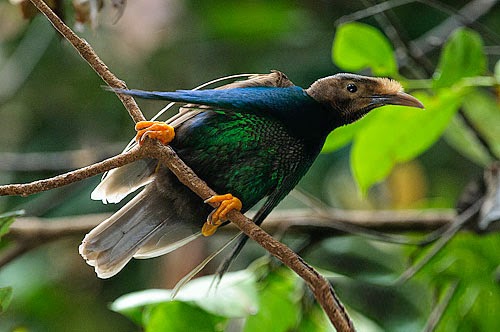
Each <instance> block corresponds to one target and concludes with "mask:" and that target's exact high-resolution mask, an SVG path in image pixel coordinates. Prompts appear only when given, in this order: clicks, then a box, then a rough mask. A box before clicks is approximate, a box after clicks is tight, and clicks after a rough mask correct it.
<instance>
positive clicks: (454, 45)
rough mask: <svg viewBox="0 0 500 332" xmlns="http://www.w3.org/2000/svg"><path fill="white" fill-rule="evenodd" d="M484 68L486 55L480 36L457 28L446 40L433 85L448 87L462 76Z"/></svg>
mask: <svg viewBox="0 0 500 332" xmlns="http://www.w3.org/2000/svg"><path fill="white" fill-rule="evenodd" d="M485 70H486V55H485V54H484V51H483V41H482V39H481V36H480V35H479V34H478V33H476V32H474V31H472V30H469V29H465V28H460V29H457V30H456V31H455V32H454V33H453V35H452V36H451V37H450V38H449V40H448V41H447V42H446V44H445V46H444V49H443V52H442V53H441V57H440V58H439V64H438V66H437V69H436V72H435V73H434V80H435V81H434V87H435V88H444V87H450V86H452V85H453V84H455V83H457V82H458V81H459V80H460V79H461V78H463V77H471V76H477V75H480V74H482V73H484V71H485Z"/></svg>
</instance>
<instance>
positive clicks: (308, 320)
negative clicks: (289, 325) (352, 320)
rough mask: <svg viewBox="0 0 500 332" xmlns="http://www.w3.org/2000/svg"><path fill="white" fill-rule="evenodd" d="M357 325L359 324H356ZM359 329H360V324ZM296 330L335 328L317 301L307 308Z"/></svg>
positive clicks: (308, 331)
mask: <svg viewBox="0 0 500 332" xmlns="http://www.w3.org/2000/svg"><path fill="white" fill-rule="evenodd" d="M355 325H356V326H357V324H355ZM357 327H358V331H361V330H359V326H357ZM296 331H301V332H334V331H335V328H334V327H333V326H332V324H331V323H330V320H329V319H328V317H327V316H326V315H325V312H324V311H323V309H322V308H321V307H320V306H319V305H318V304H317V303H315V304H314V305H313V306H312V307H311V308H309V310H307V311H306V312H305V313H304V315H303V316H302V319H301V321H300V324H299V326H298V328H297V329H296Z"/></svg>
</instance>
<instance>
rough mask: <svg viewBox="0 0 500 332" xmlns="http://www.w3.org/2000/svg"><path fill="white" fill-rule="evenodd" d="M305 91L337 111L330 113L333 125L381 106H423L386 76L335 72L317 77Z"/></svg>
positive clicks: (345, 121) (356, 118) (340, 123)
mask: <svg viewBox="0 0 500 332" xmlns="http://www.w3.org/2000/svg"><path fill="white" fill-rule="evenodd" d="M306 92H307V94H308V95H309V96H311V97H312V98H314V99H315V100H316V101H318V102H320V103H321V104H323V105H325V106H326V107H327V108H328V109H329V110H330V111H331V112H336V113H337V114H332V115H334V118H335V119H336V121H337V122H339V123H337V125H345V124H349V123H352V122H354V121H356V120H358V119H360V118H361V117H363V116H364V115H366V114H367V113H368V112H369V111H371V110H372V109H374V108H377V107H380V106H384V105H403V106H411V107H418V108H424V105H423V104H422V103H421V102H420V101H419V100H418V99H417V98H415V97H413V96H411V95H409V94H407V93H404V92H403V88H402V86H401V84H400V83H399V82H397V81H395V80H392V79H389V78H379V77H368V76H360V75H355V74H336V75H333V76H328V77H325V78H322V79H319V80H317V81H316V82H314V83H313V84H312V85H311V86H310V87H309V88H308V89H307V90H306Z"/></svg>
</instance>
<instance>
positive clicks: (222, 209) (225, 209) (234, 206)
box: [201, 194, 242, 236]
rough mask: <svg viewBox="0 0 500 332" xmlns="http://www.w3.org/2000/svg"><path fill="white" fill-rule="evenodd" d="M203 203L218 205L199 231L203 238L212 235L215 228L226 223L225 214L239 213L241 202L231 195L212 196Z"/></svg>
mask: <svg viewBox="0 0 500 332" xmlns="http://www.w3.org/2000/svg"><path fill="white" fill-rule="evenodd" d="M205 203H220V205H219V207H218V208H216V209H215V210H213V211H212V213H210V214H209V215H208V217H207V221H206V222H205V223H204V224H203V228H202V229H201V234H203V236H210V235H212V234H214V233H215V231H216V230H217V227H219V226H220V225H222V224H223V223H224V222H226V221H227V214H228V213H229V212H230V211H232V210H237V211H240V210H241V207H242V204H241V201H240V200H239V199H238V198H236V197H234V196H233V195H231V194H225V195H215V196H212V197H210V198H209V199H207V200H206V201H205Z"/></svg>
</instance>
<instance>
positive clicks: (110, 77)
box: [31, 0, 146, 122]
mask: <svg viewBox="0 0 500 332" xmlns="http://www.w3.org/2000/svg"><path fill="white" fill-rule="evenodd" d="M31 2H32V3H33V5H35V7H36V8H38V10H39V11H40V12H42V14H43V15H45V16H46V17H47V19H48V20H49V21H50V23H52V25H53V26H54V28H55V29H56V30H57V31H59V33H60V34H61V35H63V37H64V38H66V40H68V41H69V42H70V43H71V45H73V47H74V48H75V49H76V50H77V52H78V54H80V56H81V57H82V58H83V59H84V60H85V61H87V63H88V64H89V65H90V67H91V68H92V69H94V70H95V72H96V73H97V74H98V75H99V76H100V77H101V78H102V80H103V81H104V82H106V84H108V85H109V86H110V87H113V88H121V89H124V88H127V86H126V85H125V83H124V82H123V81H122V80H119V79H118V78H117V77H116V76H115V75H114V74H113V73H112V72H111V71H110V70H109V69H108V66H106V64H105V63H104V62H102V60H101V59H100V58H99V57H98V56H97V54H96V53H95V52H94V50H93V49H92V47H91V46H90V45H89V44H88V43H87V42H86V41H85V40H83V39H81V38H80V37H78V36H77V35H76V34H75V33H74V32H73V31H72V30H71V29H70V28H69V27H68V26H67V25H66V24H65V23H64V22H63V21H62V20H61V19H60V18H59V17H58V16H57V15H56V14H55V13H54V12H53V11H52V9H50V8H49V6H47V5H46V4H45V2H44V1H43V0H31ZM118 98H119V99H120V100H121V102H122V103H123V106H125V108H126V109H127V111H128V112H129V114H130V116H131V117H132V119H133V120H134V122H139V121H143V120H146V118H145V117H144V115H143V114H142V112H141V110H140V109H139V106H137V103H136V102H135V100H134V98H132V97H130V96H127V95H120V94H119V95H118Z"/></svg>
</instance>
